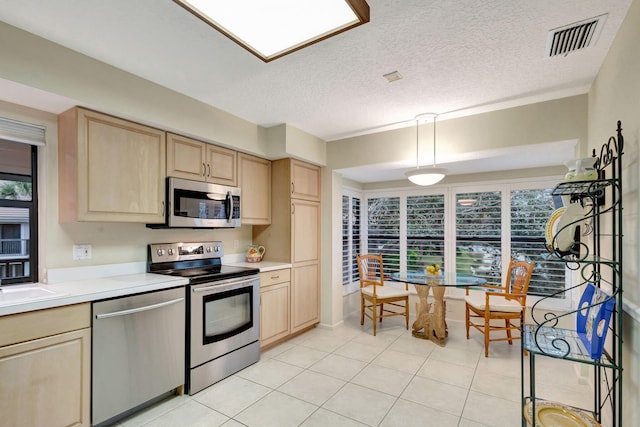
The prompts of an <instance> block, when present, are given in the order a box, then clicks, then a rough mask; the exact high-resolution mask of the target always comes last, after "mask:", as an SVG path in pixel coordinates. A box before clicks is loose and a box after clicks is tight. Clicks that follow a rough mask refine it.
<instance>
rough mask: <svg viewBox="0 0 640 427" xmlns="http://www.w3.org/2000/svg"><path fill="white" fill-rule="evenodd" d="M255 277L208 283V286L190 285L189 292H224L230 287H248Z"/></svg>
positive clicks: (230, 288)
mask: <svg viewBox="0 0 640 427" xmlns="http://www.w3.org/2000/svg"><path fill="white" fill-rule="evenodd" d="M254 280H256V279H248V280H247V279H243V280H238V281H235V282H228V283H219V284H217V285H209V286H202V287H199V288H196V287H192V288H191V292H193V293H199V292H210V291H219V292H224V291H229V290H232V289H237V288H243V287H248V286H247V285H248V284H250V283H251V282H253V281H254Z"/></svg>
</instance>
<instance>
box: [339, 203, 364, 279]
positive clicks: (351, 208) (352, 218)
mask: <svg viewBox="0 0 640 427" xmlns="http://www.w3.org/2000/svg"><path fill="white" fill-rule="evenodd" d="M360 239H361V235H360V197H356V196H350V195H343V196H342V284H343V285H349V284H351V283H356V282H358V280H359V276H358V266H357V264H356V254H357V253H360Z"/></svg>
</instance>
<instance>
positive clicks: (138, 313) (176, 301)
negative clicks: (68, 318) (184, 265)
mask: <svg viewBox="0 0 640 427" xmlns="http://www.w3.org/2000/svg"><path fill="white" fill-rule="evenodd" d="M92 337H93V338H92V344H93V346H92V374H93V375H92V386H91V389H92V403H91V408H92V414H91V415H92V424H93V425H97V424H100V423H103V422H104V421H107V420H111V419H115V418H114V417H117V416H118V415H122V414H124V413H126V412H127V411H129V410H130V409H133V408H135V407H137V406H140V405H142V404H144V403H146V402H149V401H152V400H153V399H154V398H157V397H159V396H162V395H163V394H166V393H167V392H171V391H172V390H174V389H176V388H178V387H181V386H182V385H183V384H184V376H185V373H184V372H185V289H184V288H183V287H180V288H172V289H167V290H162V291H154V292H149V293H144V294H137V295H132V296H128V297H123V298H115V299H110V300H105V301H99V302H95V303H93V335H92Z"/></svg>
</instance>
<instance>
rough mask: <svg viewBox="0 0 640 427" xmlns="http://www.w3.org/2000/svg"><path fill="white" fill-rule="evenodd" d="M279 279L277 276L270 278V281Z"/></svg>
mask: <svg viewBox="0 0 640 427" xmlns="http://www.w3.org/2000/svg"><path fill="white" fill-rule="evenodd" d="M279 278H280V275H279V274H278V275H277V276H271V280H276V279H279Z"/></svg>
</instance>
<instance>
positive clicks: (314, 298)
mask: <svg viewBox="0 0 640 427" xmlns="http://www.w3.org/2000/svg"><path fill="white" fill-rule="evenodd" d="M321 173H322V172H321V169H320V168H319V167H317V166H314V165H311V164H308V163H305V162H301V161H298V160H294V159H281V160H276V161H274V162H272V164H271V184H272V187H271V193H272V205H271V206H272V215H271V224H270V225H267V226H254V227H253V242H254V243H255V244H259V245H263V246H264V247H265V248H266V249H267V251H266V255H265V260H268V261H284V262H289V263H291V266H292V268H291V288H290V289H291V290H290V293H291V294H290V299H289V300H290V319H291V320H290V322H291V330H290V332H291V333H295V332H298V331H301V330H303V329H306V328H308V327H310V326H313V325H315V324H316V323H318V322H319V321H320V215H321V213H320V191H321Z"/></svg>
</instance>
